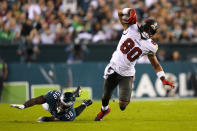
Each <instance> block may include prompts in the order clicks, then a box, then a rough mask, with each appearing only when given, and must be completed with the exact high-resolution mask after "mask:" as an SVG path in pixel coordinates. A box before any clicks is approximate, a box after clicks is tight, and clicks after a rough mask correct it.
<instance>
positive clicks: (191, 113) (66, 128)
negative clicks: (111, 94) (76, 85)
mask: <svg viewBox="0 0 197 131" xmlns="http://www.w3.org/2000/svg"><path fill="white" fill-rule="evenodd" d="M77 104H79V103H77ZM100 105H101V102H98V101H97V102H94V103H93V105H92V106H90V107H88V108H87V110H85V111H84V112H83V113H82V114H81V115H80V116H79V117H78V118H77V119H76V120H75V121H73V122H48V123H38V122H36V120H37V118H38V117H39V116H49V115H50V114H49V113H48V112H46V111H45V110H44V109H43V108H42V107H41V106H34V107H31V108H28V109H25V110H18V109H14V108H11V107H9V105H8V104H0V131H32V130H35V131H75V130H79V131H105V130H106V131H120V130H122V131H127V130H128V131H132V130H133V131H141V130H149V131H186V130H187V131H197V99H181V100H145V101H142V100H140V101H138V100H134V101H132V102H131V103H130V105H129V106H128V107H127V109H126V110H125V111H124V112H122V111H120V110H119V107H118V103H117V102H112V101H111V102H110V107H111V113H110V114H109V115H108V116H106V118H105V119H104V120H103V121H100V122H95V121H93V119H94V117H95V116H96V114H97V113H98V112H99V110H100Z"/></svg>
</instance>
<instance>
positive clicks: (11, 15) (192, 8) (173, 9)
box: [0, 0, 197, 44]
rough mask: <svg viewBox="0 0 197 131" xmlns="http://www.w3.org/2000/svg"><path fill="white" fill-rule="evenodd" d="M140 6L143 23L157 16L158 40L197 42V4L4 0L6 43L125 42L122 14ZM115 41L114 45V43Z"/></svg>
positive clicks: (1, 26) (1, 32)
mask: <svg viewBox="0 0 197 131" xmlns="http://www.w3.org/2000/svg"><path fill="white" fill-rule="evenodd" d="M124 7H130V8H135V9H136V11H137V15H138V16H137V17H138V22H139V23H140V22H141V21H142V19H143V18H148V17H152V18H155V19H156V20H157V21H158V22H159V24H160V29H159V31H158V34H157V35H156V36H155V37H154V39H155V41H158V42H161V43H165V42H187V43H188V42H196V43H197V26H196V25H197V1H196V0H1V1H0V39H1V40H2V39H3V40H11V41H13V43H17V42H18V43H20V42H21V41H28V42H31V43H33V44H40V43H41V44H55V43H66V44H69V43H72V42H73V41H74V42H79V41H81V40H83V41H84V42H86V43H89V42H92V43H97V42H105V41H112V40H119V39H120V36H121V33H122V26H121V24H120V22H119V20H118V15H117V12H118V10H119V9H122V8H124ZM108 43H109V42H108Z"/></svg>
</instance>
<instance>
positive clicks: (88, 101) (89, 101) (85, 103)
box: [82, 99, 92, 106]
mask: <svg viewBox="0 0 197 131" xmlns="http://www.w3.org/2000/svg"><path fill="white" fill-rule="evenodd" d="M91 104H92V100H90V99H89V100H84V101H83V103H82V105H85V106H89V105H91Z"/></svg>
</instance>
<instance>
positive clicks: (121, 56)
mask: <svg viewBox="0 0 197 131" xmlns="http://www.w3.org/2000/svg"><path fill="white" fill-rule="evenodd" d="M118 16H119V20H120V22H121V24H122V25H123V28H124V31H123V34H122V37H121V39H120V41H119V43H118V46H117V49H116V51H115V52H114V53H113V55H112V58H111V60H110V63H109V64H108V65H107V67H106V68H105V72H104V78H105V80H104V91H103V95H102V108H101V112H100V113H98V115H97V116H96V118H95V121H100V120H102V119H103V117H104V116H105V115H106V114H108V113H109V112H110V108H109V107H108V104H109V100H110V98H111V96H112V93H113V90H114V89H115V88H116V87H117V85H119V106H120V109H121V110H122V111H123V110H125V108H126V106H127V105H128V104H129V102H130V98H131V92H132V83H133V77H134V76H135V64H136V60H137V59H139V58H140V57H141V56H144V55H147V56H148V58H149V61H150V63H151V64H152V66H153V68H154V71H155V73H156V74H157V76H158V77H159V78H160V79H161V81H162V83H163V85H169V86H171V88H174V85H173V84H172V83H170V82H169V81H168V80H166V78H165V73H164V71H163V69H162V67H161V65H160V64H159V62H158V60H157V58H156V52H157V49H158V45H157V44H156V43H155V42H154V41H153V40H152V39H151V38H152V36H153V35H154V34H155V33H156V31H157V29H158V27H159V26H158V23H157V22H156V21H155V20H154V19H146V20H144V22H143V23H142V25H141V26H139V25H138V24H137V17H136V11H135V10H134V9H130V8H124V9H123V10H120V11H119V12H118Z"/></svg>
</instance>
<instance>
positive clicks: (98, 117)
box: [94, 108, 111, 121]
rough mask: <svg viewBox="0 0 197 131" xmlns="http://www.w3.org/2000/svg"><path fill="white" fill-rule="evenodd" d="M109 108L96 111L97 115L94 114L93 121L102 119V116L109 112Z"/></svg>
mask: <svg viewBox="0 0 197 131" xmlns="http://www.w3.org/2000/svg"><path fill="white" fill-rule="evenodd" d="M110 111H111V109H110V108H108V109H107V110H106V111H103V110H102V109H101V112H100V113H98V115H97V116H96V118H95V119H94V120H95V121H101V120H102V119H103V117H104V116H106V115H107V114H108V113H110Z"/></svg>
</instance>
